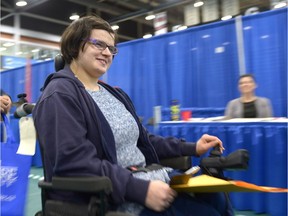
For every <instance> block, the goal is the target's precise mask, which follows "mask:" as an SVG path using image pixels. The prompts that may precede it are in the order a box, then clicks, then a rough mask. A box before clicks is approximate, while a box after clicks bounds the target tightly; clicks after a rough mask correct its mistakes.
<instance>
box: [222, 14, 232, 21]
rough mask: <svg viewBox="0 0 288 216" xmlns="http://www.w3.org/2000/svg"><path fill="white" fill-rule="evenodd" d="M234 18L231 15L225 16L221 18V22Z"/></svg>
mask: <svg viewBox="0 0 288 216" xmlns="http://www.w3.org/2000/svg"><path fill="white" fill-rule="evenodd" d="M231 18H232V16H231V15H227V16H224V17H222V18H221V20H223V21H224V20H229V19H231Z"/></svg>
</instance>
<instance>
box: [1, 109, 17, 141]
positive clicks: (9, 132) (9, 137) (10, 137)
mask: <svg viewBox="0 0 288 216" xmlns="http://www.w3.org/2000/svg"><path fill="white" fill-rule="evenodd" d="M1 116H2V119H3V122H4V126H5V129H6V136H7V140H6V143H8V142H9V143H11V142H15V138H14V135H13V133H12V130H11V127H10V123H9V120H8V117H7V116H6V114H4V113H1Z"/></svg>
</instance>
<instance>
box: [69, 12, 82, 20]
mask: <svg viewBox="0 0 288 216" xmlns="http://www.w3.org/2000/svg"><path fill="white" fill-rule="evenodd" d="M79 17H80V16H79V15H78V14H77V13H73V14H72V15H71V16H70V17H69V19H70V20H77V19H79Z"/></svg>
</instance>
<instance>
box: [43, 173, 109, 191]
mask: <svg viewBox="0 0 288 216" xmlns="http://www.w3.org/2000/svg"><path fill="white" fill-rule="evenodd" d="M38 186H39V187H40V188H43V189H46V190H64V191H73V192H83V193H98V192H101V191H104V192H106V193H110V192H112V183H111V181H110V179H109V178H108V177H105V176H103V177H102V176H101V177H99V176H93V177H52V182H45V181H39V183H38Z"/></svg>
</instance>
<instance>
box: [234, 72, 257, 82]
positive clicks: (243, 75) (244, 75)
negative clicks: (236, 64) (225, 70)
mask: <svg viewBox="0 0 288 216" xmlns="http://www.w3.org/2000/svg"><path fill="white" fill-rule="evenodd" d="M244 77H251V78H252V79H253V81H254V82H256V79H255V77H254V75H253V74H250V73H248V74H242V75H241V76H240V77H239V79H238V82H239V81H240V80H241V79H242V78H244Z"/></svg>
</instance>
